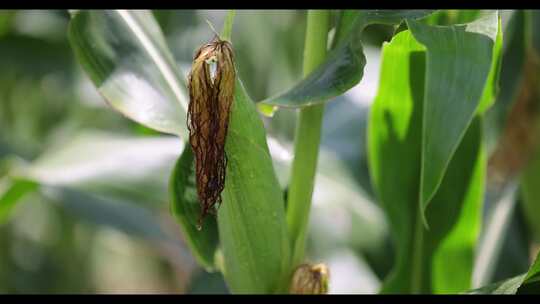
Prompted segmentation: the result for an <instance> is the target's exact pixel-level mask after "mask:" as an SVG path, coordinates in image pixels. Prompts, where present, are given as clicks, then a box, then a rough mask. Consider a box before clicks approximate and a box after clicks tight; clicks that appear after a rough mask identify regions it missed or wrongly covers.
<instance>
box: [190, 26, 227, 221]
mask: <svg viewBox="0 0 540 304" xmlns="http://www.w3.org/2000/svg"><path fill="white" fill-rule="evenodd" d="M235 79H236V72H235V69H234V58H233V51H232V46H231V44H230V43H229V42H228V41H224V40H220V39H219V37H217V36H216V37H215V38H214V40H213V41H212V42H211V43H208V44H206V45H203V46H202V47H201V48H199V50H197V52H196V53H195V57H194V58H193V65H192V68H191V72H190V75H189V79H188V81H189V83H188V87H189V98H190V101H189V107H188V129H189V142H190V145H191V148H192V150H193V153H194V155H195V172H196V178H197V194H198V196H199V202H200V204H201V215H200V217H199V228H200V227H201V225H202V220H203V218H204V217H205V216H206V215H207V214H208V213H209V212H211V213H213V212H214V211H215V205H216V204H218V206H219V204H220V203H221V192H222V191H223V188H224V186H225V174H226V168H227V156H226V154H225V141H226V138H227V129H228V125H229V113H230V110H231V106H232V103H233V99H234V84H235Z"/></svg>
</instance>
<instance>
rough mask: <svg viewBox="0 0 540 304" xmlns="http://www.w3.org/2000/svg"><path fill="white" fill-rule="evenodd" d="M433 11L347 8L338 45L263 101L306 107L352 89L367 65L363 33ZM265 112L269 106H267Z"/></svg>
mask: <svg viewBox="0 0 540 304" xmlns="http://www.w3.org/2000/svg"><path fill="white" fill-rule="evenodd" d="M431 12H432V11H430V10H366V11H364V10H360V11H345V12H343V16H342V17H341V20H340V24H339V25H338V27H337V28H336V32H337V33H336V36H335V41H336V46H335V48H333V50H332V51H331V52H329V53H328V55H327V56H326V59H325V62H324V63H322V64H321V65H320V66H319V67H318V68H317V69H315V70H314V71H313V72H311V73H310V74H309V75H308V76H306V77H305V78H304V79H302V80H301V81H300V82H298V83H297V84H296V85H295V86H294V87H292V88H291V89H288V90H287V91H285V92H283V93H281V94H278V95H276V96H274V97H270V98H267V99H265V100H263V101H261V103H263V104H268V105H276V106H280V107H305V106H310V105H313V104H317V103H323V102H326V101H328V100H330V99H332V98H334V97H336V96H339V95H341V94H343V93H344V92H346V91H347V90H349V89H350V88H352V87H353V86H354V85H356V84H357V83H358V82H360V79H362V76H363V70H364V65H365V64H366V60H365V56H364V52H363V48H362V43H361V41H360V37H361V34H362V32H363V30H364V28H365V27H366V26H368V25H369V24H374V23H381V24H398V23H399V22H401V21H402V20H403V19H406V18H420V17H423V16H426V15H428V14H430V13H431ZM263 109H264V110H265V112H267V111H266V110H267V108H266V107H263Z"/></svg>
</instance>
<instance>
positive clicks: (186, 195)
mask: <svg viewBox="0 0 540 304" xmlns="http://www.w3.org/2000/svg"><path fill="white" fill-rule="evenodd" d="M169 188H170V192H171V202H170V204H171V212H172V214H173V215H174V216H175V218H176V219H177V220H178V222H179V223H180V225H181V226H182V232H183V234H184V237H185V239H186V241H187V243H188V245H189V246H190V249H191V252H192V253H193V255H194V256H195V257H196V258H197V261H198V262H199V263H200V264H201V265H202V266H203V267H205V269H206V270H207V271H212V270H213V269H214V268H215V267H214V255H215V253H216V250H217V247H218V245H219V235H218V230H217V221H216V217H215V216H214V215H209V216H207V217H205V219H204V221H203V223H202V226H201V227H200V229H198V228H197V226H198V225H199V223H198V219H199V217H200V215H201V207H200V204H199V198H198V196H197V185H196V180H195V167H194V158H193V152H192V150H191V147H190V146H186V148H184V151H183V152H182V155H181V156H180V158H179V159H178V161H177V163H176V166H175V167H174V171H173V173H172V175H171V182H170V186H169Z"/></svg>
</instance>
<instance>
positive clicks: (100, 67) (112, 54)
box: [69, 10, 188, 138]
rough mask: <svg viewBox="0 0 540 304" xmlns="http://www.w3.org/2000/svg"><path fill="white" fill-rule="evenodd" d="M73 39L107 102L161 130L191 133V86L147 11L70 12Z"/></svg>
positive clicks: (76, 49)
mask: <svg viewBox="0 0 540 304" xmlns="http://www.w3.org/2000/svg"><path fill="white" fill-rule="evenodd" d="M69 40H70V43H71V46H72V47H73V50H74V52H75V55H76V57H77V59H78V60H79V62H80V64H81V65H82V67H83V68H84V70H85V71H86V72H87V73H88V75H89V76H90V79H91V80H92V81H93V82H94V84H95V85H96V87H97V88H98V90H99V92H100V93H101V95H103V97H104V98H105V99H106V100H107V102H108V103H109V104H110V105H111V106H112V107H113V108H114V109H115V110H117V111H119V112H120V113H122V114H123V115H125V116H127V117H129V118H131V119H133V120H135V121H137V122H139V123H141V124H143V125H145V126H147V127H149V128H152V129H155V130H157V131H161V132H166V133H171V134H176V135H179V136H181V137H183V138H187V137H186V134H187V128H186V112H187V104H188V98H187V92H186V88H185V83H184V80H183V79H182V78H180V77H179V76H178V75H183V74H182V73H181V72H180V70H179V69H178V68H177V67H176V64H175V62H174V59H173V57H172V55H171V54H170V52H169V50H168V48H167V45H166V42H165V39H164V37H163V34H162V33H161V30H160V28H159V25H158V24H157V22H156V21H155V19H154V17H153V16H152V13H151V12H149V11H126V10H95V11H94V10H89V11H79V12H76V13H75V14H74V15H72V19H71V22H70V25H69Z"/></svg>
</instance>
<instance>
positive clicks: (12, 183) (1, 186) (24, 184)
mask: <svg viewBox="0 0 540 304" xmlns="http://www.w3.org/2000/svg"><path fill="white" fill-rule="evenodd" d="M37 188H38V184H36V183H35V182H33V181H30V180H24V179H16V178H15V179H14V178H11V177H9V176H4V177H3V178H2V179H0V225H1V224H3V223H5V222H6V221H7V220H8V219H9V215H10V214H11V210H12V209H13V208H14V207H15V205H16V204H17V202H19V201H20V199H21V198H22V197H23V196H24V195H26V194H27V193H29V192H31V191H34V190H36V189H37Z"/></svg>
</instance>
